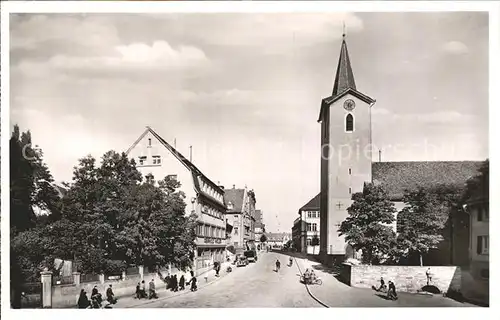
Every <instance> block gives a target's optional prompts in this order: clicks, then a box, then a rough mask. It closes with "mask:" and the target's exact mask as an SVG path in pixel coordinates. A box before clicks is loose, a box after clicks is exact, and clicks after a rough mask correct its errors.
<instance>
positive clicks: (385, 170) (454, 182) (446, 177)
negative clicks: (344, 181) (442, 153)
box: [372, 161, 483, 201]
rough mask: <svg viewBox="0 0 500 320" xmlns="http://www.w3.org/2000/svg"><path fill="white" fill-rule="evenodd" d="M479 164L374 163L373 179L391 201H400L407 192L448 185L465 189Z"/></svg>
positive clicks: (456, 162) (476, 162)
mask: <svg viewBox="0 0 500 320" xmlns="http://www.w3.org/2000/svg"><path fill="white" fill-rule="evenodd" d="M482 163H483V162H482V161H412V162H374V163H372V180H373V183H375V184H377V185H382V186H383V187H384V189H385V190H386V191H387V192H388V193H389V198H390V199H391V200H393V201H400V200H402V198H403V195H404V192H405V190H407V189H414V188H417V187H424V188H428V187H433V186H438V185H450V186H458V187H465V183H466V181H467V180H468V179H469V178H471V177H473V176H475V175H477V170H478V169H479V167H480V166H481V164H482Z"/></svg>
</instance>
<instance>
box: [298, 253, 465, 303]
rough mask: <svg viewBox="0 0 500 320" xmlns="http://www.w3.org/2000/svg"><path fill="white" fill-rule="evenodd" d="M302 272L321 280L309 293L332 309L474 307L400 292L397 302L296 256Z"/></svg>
mask: <svg viewBox="0 0 500 320" xmlns="http://www.w3.org/2000/svg"><path fill="white" fill-rule="evenodd" d="M296 261H297V263H299V266H300V269H301V271H302V272H304V271H305V270H306V269H312V270H314V272H315V273H316V275H317V276H318V277H319V278H321V280H322V282H323V284H322V285H308V288H309V291H310V292H311V294H312V295H314V296H315V297H316V298H317V299H319V300H321V301H322V302H323V303H325V304H326V305H328V306H329V307H331V308H335V307H471V306H472V307H473V306H474V305H470V304H464V303H460V302H458V301H455V300H452V299H449V298H445V297H443V296H440V295H439V296H437V295H436V296H423V295H418V294H411V293H398V296H399V299H398V300H397V301H390V300H386V299H385V296H382V295H377V294H376V292H374V291H373V290H370V289H364V288H354V287H350V286H348V285H346V284H344V283H342V282H340V281H339V280H337V279H336V278H335V276H334V275H336V271H335V270H334V269H333V268H328V267H326V266H324V265H321V264H320V263H318V262H315V261H311V260H308V259H305V258H301V257H296Z"/></svg>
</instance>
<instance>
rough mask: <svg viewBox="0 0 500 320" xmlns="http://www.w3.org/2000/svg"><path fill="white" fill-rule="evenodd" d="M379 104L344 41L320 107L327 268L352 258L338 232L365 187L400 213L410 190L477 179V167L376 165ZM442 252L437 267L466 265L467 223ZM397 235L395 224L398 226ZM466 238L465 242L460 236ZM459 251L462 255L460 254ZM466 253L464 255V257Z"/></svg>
mask: <svg viewBox="0 0 500 320" xmlns="http://www.w3.org/2000/svg"><path fill="white" fill-rule="evenodd" d="M374 105H375V99H374V98H373V97H370V96H368V95H366V94H364V93H362V92H361V91H360V90H358V88H357V87H356V83H355V78H354V72H353V69H352V67H351V61H350V59H349V54H348V50H347V43H346V40H345V35H343V39H342V44H341V49H340V57H339V60H338V65H337V72H336V75H335V80H334V84H333V90H332V93H331V95H330V96H328V97H326V98H324V99H323V100H322V101H321V109H320V114H319V119H318V122H319V123H321V183H320V190H321V191H320V201H319V202H320V219H319V220H320V228H319V234H320V257H321V259H322V260H323V262H324V263H328V264H330V263H333V262H337V263H339V262H342V261H344V260H345V259H347V258H350V257H353V256H354V252H353V250H352V248H351V247H350V246H349V245H348V244H347V243H346V242H345V239H344V237H343V236H339V233H338V228H339V226H340V224H341V223H342V221H343V220H344V219H346V218H347V216H348V213H347V208H348V207H349V206H350V205H351V203H352V200H351V197H352V195H353V194H354V193H357V192H362V191H363V186H364V183H365V182H373V183H375V184H380V185H382V186H383V187H384V189H385V190H386V191H387V192H388V193H389V197H390V199H391V200H392V201H394V204H395V207H396V210H397V211H400V210H401V209H402V208H403V207H404V203H403V202H402V197H403V194H404V191H405V190H406V189H413V188H416V187H418V186H422V187H432V186H436V185H438V184H446V185H456V186H463V185H464V184H465V182H466V181H467V179H469V178H471V177H473V176H474V175H476V174H477V170H478V168H479V167H480V165H481V163H482V162H479V161H408V162H373V161H372V123H371V122H372V120H371V119H372V116H371V112H372V107H374ZM451 225H452V227H451V228H455V229H452V230H450V231H449V232H448V231H446V232H448V239H446V238H445V241H443V243H442V247H443V248H444V249H443V250H440V252H439V254H435V256H436V259H437V260H436V259H435V260H434V263H435V264H442V265H446V264H458V265H460V264H462V263H466V258H465V259H462V260H465V261H461V257H467V256H468V255H467V251H468V250H469V244H468V237H467V230H465V229H466V228H468V227H467V226H466V225H465V224H464V223H462V222H457V223H456V224H453V223H452V224H451ZM393 227H394V229H395V228H396V224H394V226H393ZM463 234H465V236H460V235H463ZM460 250H461V251H460ZM462 253H463V254H462Z"/></svg>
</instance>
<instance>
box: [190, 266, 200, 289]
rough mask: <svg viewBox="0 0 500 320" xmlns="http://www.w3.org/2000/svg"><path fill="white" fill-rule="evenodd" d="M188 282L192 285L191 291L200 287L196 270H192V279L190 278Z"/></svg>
mask: <svg viewBox="0 0 500 320" xmlns="http://www.w3.org/2000/svg"><path fill="white" fill-rule="evenodd" d="M188 284H190V285H191V291H196V290H197V289H198V285H197V279H196V277H195V276H194V272H193V271H191V279H189V282H188Z"/></svg>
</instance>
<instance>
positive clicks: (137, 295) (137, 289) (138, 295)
mask: <svg viewBox="0 0 500 320" xmlns="http://www.w3.org/2000/svg"><path fill="white" fill-rule="evenodd" d="M140 298H141V283H140V282H137V286H136V287H135V299H140Z"/></svg>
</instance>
